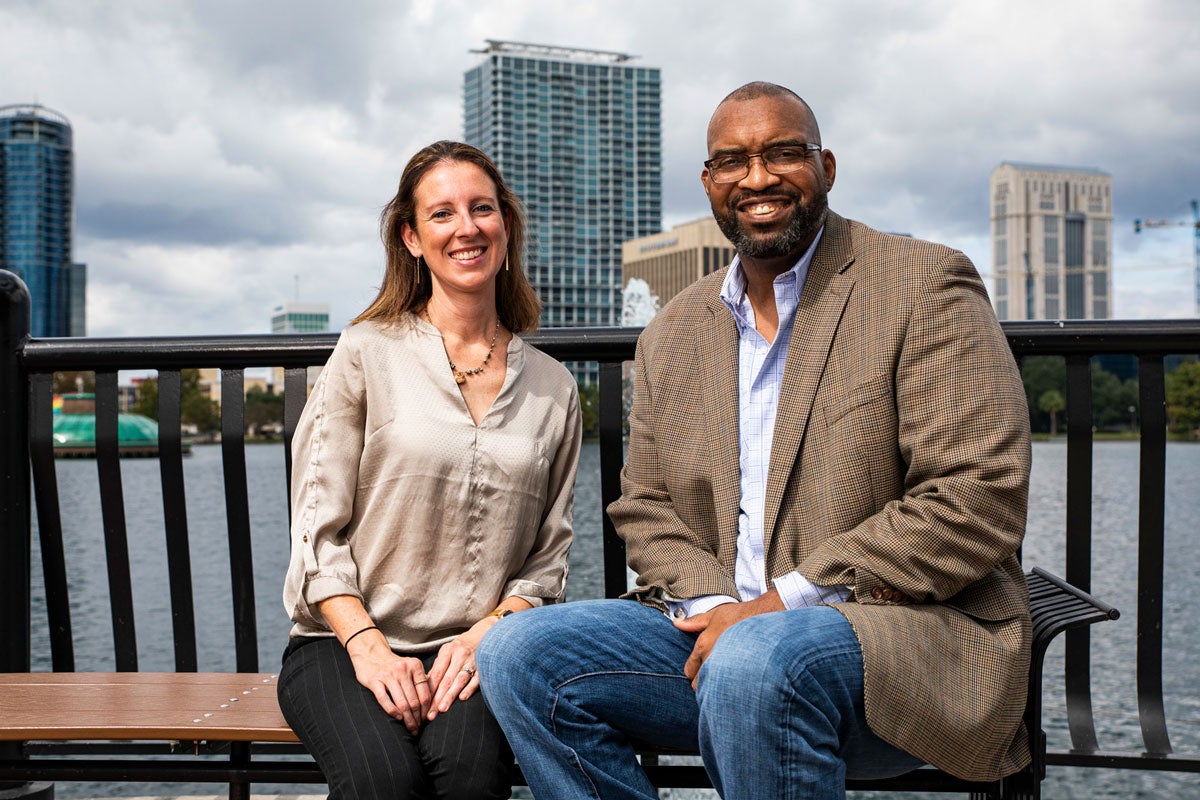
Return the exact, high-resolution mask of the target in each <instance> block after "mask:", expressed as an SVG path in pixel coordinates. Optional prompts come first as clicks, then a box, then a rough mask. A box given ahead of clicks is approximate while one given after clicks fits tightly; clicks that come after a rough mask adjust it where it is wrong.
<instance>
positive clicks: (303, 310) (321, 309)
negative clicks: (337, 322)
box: [271, 303, 329, 333]
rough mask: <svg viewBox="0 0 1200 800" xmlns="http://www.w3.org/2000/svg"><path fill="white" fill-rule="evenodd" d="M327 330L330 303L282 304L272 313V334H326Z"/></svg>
mask: <svg viewBox="0 0 1200 800" xmlns="http://www.w3.org/2000/svg"><path fill="white" fill-rule="evenodd" d="M327 330H329V304H328V303H281V304H280V305H277V306H275V310H274V311H272V312H271V333H324V332H325V331H327Z"/></svg>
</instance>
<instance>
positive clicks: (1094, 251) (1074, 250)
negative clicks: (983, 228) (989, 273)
mask: <svg viewBox="0 0 1200 800" xmlns="http://www.w3.org/2000/svg"><path fill="white" fill-rule="evenodd" d="M991 200H992V206H991V208H992V254H993V255H992V267H993V274H994V284H993V288H994V294H993V297H992V300H993V303H994V304H995V307H996V316H998V317H999V318H1000V319H1108V318H1109V317H1110V316H1112V252H1113V241H1112V239H1113V237H1112V219H1113V217H1112V176H1111V175H1109V174H1108V173H1107V172H1101V171H1100V170H1098V169H1090V168H1086V167H1085V168H1079V167H1058V166H1050V165H1044V164H1022V163H1014V162H1007V161H1006V162H1004V163H1002V164H1000V166H998V167H996V169H995V170H993V171H992V179H991Z"/></svg>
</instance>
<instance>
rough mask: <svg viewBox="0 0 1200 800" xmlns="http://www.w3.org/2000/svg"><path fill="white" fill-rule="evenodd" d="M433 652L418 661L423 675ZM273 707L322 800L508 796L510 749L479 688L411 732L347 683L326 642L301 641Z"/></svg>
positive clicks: (342, 656)
mask: <svg viewBox="0 0 1200 800" xmlns="http://www.w3.org/2000/svg"><path fill="white" fill-rule="evenodd" d="M435 656H436V653H430V654H428V655H426V656H422V657H421V661H422V662H423V663H424V664H425V668H426V669H429V668H430V667H431V666H432V665H433V659H434V657H435ZM279 705H280V708H281V709H282V710H283V715H284V717H285V718H286V719H287V721H288V724H289V725H291V726H292V730H294V731H295V732H296V735H297V736H299V737H300V740H301V741H302V742H304V745H305V746H306V747H307V748H308V750H309V752H311V753H312V755H313V758H314V759H316V762H317V765H318V766H320V767H321V771H322V772H323V773H325V779H326V780H327V781H328V782H329V797H330V799H331V800H375V799H376V798H378V800H385V798H386V800H407V798H446V799H447V800H451V799H453V800H483V799H484V798H504V797H508V796H509V790H510V784H509V780H510V768H511V766H512V752H511V751H510V750H509V747H508V742H507V741H506V740H505V738H504V733H503V732H502V731H501V730H500V726H499V725H498V724H497V723H496V720H495V719H494V718H493V717H492V715H491V712H489V711H488V709H487V706H485V705H484V702H483V695H482V694H480V693H479V692H476V693H475V694H474V695H473V696H472V697H471V699H470V700H467V701H466V702H459V701H455V703H454V704H453V705H451V706H450V710H449V711H447V712H446V713H444V714H439V715H438V717H437V719H435V720H434V721H433V722H428V723H426V724H425V726H424V727H423V728H422V729H421V732H420V733H418V734H417V735H416V736H414V735H412V734H411V733H409V732H408V729H407V728H405V727H404V723H403V722H400V721H398V720H395V719H392V718H391V717H389V716H388V715H387V714H385V713H384V712H383V709H382V708H380V706H379V702H378V701H377V700H376V699H375V696H374V695H373V694H371V692H370V691H369V690H367V688H366V687H364V686H362V685H361V684H360V683H359V682H358V680H357V679H356V678H355V677H354V665H353V664H352V663H351V661H350V656H349V655H347V653H346V651H345V649H344V648H343V647H342V646H341V644H340V643H339V642H338V640H337V639H336V638H334V637H327V638H316V637H311V638H297V639H293V640H292V641H291V642H290V643H289V644H288V647H287V650H285V651H284V654H283V669H282V670H281V671H280V673H279Z"/></svg>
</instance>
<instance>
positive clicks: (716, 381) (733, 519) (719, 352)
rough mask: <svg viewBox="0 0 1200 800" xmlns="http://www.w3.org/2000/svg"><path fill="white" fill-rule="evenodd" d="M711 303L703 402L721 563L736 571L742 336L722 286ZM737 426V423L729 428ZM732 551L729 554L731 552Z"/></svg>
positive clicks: (699, 363) (700, 356) (700, 366)
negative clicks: (740, 336)
mask: <svg viewBox="0 0 1200 800" xmlns="http://www.w3.org/2000/svg"><path fill="white" fill-rule="evenodd" d="M712 285H713V287H714V291H713V293H712V294H711V295H710V296H709V297H708V299H707V306H708V310H709V313H711V314H712V319H711V321H710V323H709V324H707V325H701V326H699V328H698V329H697V331H696V338H695V346H696V354H695V361H694V363H695V364H696V368H697V370H696V371H697V372H698V373H699V376H698V377H699V379H700V381H701V386H702V387H703V393H702V396H703V398H704V419H706V420H709V421H710V422H711V424H709V425H707V426H706V428H707V433H708V436H707V441H708V459H709V474H710V475H711V480H712V491H713V504H714V507H715V508H716V512H717V533H718V536H717V541H719V542H721V551H722V552H721V553H719V554H718V557H719V558H720V560H721V563H727V564H729V565H730V568H731V569H732V566H733V563H734V554H735V553H736V550H737V523H738V498H739V497H740V495H741V486H740V483H739V475H740V470H739V463H740V462H739V459H738V425H737V419H738V383H737V382H738V333H737V324H736V323H735V322H734V320H733V314H731V313H730V311H729V309H728V308H726V307H725V304H724V303H723V302H722V301H721V298H720V294H719V292H720V288H721V284H720V283H717V282H715V281H714V282H713V284H712ZM730 423H732V424H730ZM726 551H728V552H726Z"/></svg>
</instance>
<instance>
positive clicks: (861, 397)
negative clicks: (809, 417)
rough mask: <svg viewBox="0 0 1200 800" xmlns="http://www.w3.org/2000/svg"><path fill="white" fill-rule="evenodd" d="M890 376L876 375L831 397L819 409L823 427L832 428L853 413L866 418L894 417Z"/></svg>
mask: <svg viewBox="0 0 1200 800" xmlns="http://www.w3.org/2000/svg"><path fill="white" fill-rule="evenodd" d="M891 395H892V376H891V375H888V374H882V375H876V376H875V377H873V378H870V379H868V380H866V381H864V382H862V383H860V384H859V385H858V386H855V387H854V388H852V389H848V390H846V391H845V392H843V393H841V394H840V396H838V397H832V398H830V399H829V401H828V402H827V403H825V404H824V405H823V406H822V407H821V412H822V414H821V415H822V416H823V417H824V421H825V425H826V426H828V427H833V426H835V425H837V424H838V423H839V422H841V421H842V420H843V419H844V418H845V417H847V416H848V415H850V414H852V413H853V412H855V411H861V415H863V416H866V417H868V418H869V417H878V416H881V415H883V416H886V415H887V414H888V413H890V414H891V416H892V417H895V403H894V402H893V401H892V400H891Z"/></svg>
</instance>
